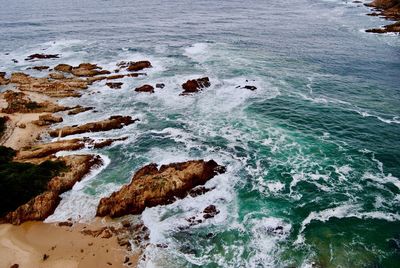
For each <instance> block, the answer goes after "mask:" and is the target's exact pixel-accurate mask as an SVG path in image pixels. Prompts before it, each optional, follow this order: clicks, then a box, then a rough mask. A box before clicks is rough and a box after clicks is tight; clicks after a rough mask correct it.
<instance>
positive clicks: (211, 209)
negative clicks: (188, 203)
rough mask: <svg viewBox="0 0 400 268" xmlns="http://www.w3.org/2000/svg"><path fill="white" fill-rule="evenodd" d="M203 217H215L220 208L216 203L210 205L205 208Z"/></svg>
mask: <svg viewBox="0 0 400 268" xmlns="http://www.w3.org/2000/svg"><path fill="white" fill-rule="evenodd" d="M203 213H204V215H203V218H204V219H209V218H213V217H215V215H217V214H219V210H218V209H217V208H216V207H215V206H214V205H209V206H208V207H206V208H205V209H204V210H203Z"/></svg>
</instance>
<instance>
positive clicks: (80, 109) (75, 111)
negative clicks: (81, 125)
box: [68, 106, 94, 115]
mask: <svg viewBox="0 0 400 268" xmlns="http://www.w3.org/2000/svg"><path fill="white" fill-rule="evenodd" d="M93 109H94V107H82V106H77V107H75V108H73V109H72V110H70V111H68V115H76V114H79V113H83V112H86V111H90V110H93Z"/></svg>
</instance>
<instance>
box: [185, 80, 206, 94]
mask: <svg viewBox="0 0 400 268" xmlns="http://www.w3.org/2000/svg"><path fill="white" fill-rule="evenodd" d="M210 85H211V83H210V79H209V78H208V77H203V78H198V79H193V80H188V81H186V83H183V84H182V88H183V90H184V91H183V93H182V95H186V94H190V93H194V92H198V91H200V90H202V89H203V88H206V87H209V86H210Z"/></svg>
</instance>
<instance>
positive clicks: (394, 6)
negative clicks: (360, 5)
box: [366, 0, 400, 33]
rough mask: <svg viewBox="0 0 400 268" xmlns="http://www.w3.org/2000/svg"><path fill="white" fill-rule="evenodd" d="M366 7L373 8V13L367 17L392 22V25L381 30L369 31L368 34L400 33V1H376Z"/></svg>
mask: <svg viewBox="0 0 400 268" xmlns="http://www.w3.org/2000/svg"><path fill="white" fill-rule="evenodd" d="M366 6H368V7H371V8H373V12H372V13H369V14H367V15H369V16H379V17H383V18H385V19H387V20H390V21H395V22H394V23H392V24H389V25H385V26H383V27H381V28H374V29H368V30H366V32H368V33H400V1H399V0H374V1H373V2H371V3H368V4H366Z"/></svg>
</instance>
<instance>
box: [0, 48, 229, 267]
mask: <svg viewBox="0 0 400 268" xmlns="http://www.w3.org/2000/svg"><path fill="white" fill-rule="evenodd" d="M59 57H60V55H46V54H33V55H30V56H28V57H27V58H26V61H37V60H41V59H51V58H59ZM116 66H117V68H116V69H115V70H114V71H113V73H112V72H111V71H108V70H104V69H103V68H102V67H100V66H98V65H96V64H92V63H81V64H79V65H78V66H71V65H67V64H58V65H56V66H55V67H54V68H51V67H50V66H32V67H30V69H34V70H37V71H39V72H48V74H47V76H46V77H40V78H36V77H33V76H30V75H28V74H26V73H23V72H15V73H11V74H10V75H7V74H6V73H5V72H1V73H0V87H3V90H2V92H1V93H0V119H1V122H0V123H2V125H1V133H0V147H1V148H4V150H6V151H7V150H9V151H10V152H12V153H11V154H12V155H11V157H10V159H6V160H5V161H4V163H2V164H3V165H17V166H18V165H22V164H25V165H30V166H29V167H32V168H33V169H35V168H36V167H38V166H41V165H45V164H47V163H60V165H61V166H62V168H61V169H57V170H56V171H54V172H55V173H56V175H55V176H53V177H51V178H49V179H48V180H47V181H44V182H41V183H42V184H43V185H44V186H42V188H41V189H42V192H40V193H39V194H37V195H33V196H32V197H31V198H30V199H29V201H27V202H26V203H21V205H18V207H17V208H16V209H13V210H10V211H6V213H4V212H5V211H2V214H3V215H0V223H1V225H0V228H3V230H7V231H4V232H3V241H4V239H6V240H7V241H8V243H12V241H14V240H13V239H16V238H15V234H16V233H21V232H26V231H27V230H26V226H28V225H29V226H36V225H35V224H37V226H36V227H34V228H37V229H38V231H37V232H41V230H42V229H49V230H51V232H54V233H64V232H65V230H66V229H67V231H68V232H72V233H74V234H76V237H75V236H74V237H75V238H73V241H71V243H78V242H77V241H75V240H74V239H82V235H84V236H91V237H93V238H95V240H96V241H95V242H89V244H90V243H92V245H93V243H95V244H99V245H101V244H104V243H106V242H107V241H106V242H104V241H103V240H104V239H106V240H107V239H110V238H113V239H115V241H116V242H115V243H114V242H113V243H112V244H111V245H109V247H111V248H113V249H115V248H120V250H119V251H118V252H119V253H118V254H117V255H118V256H117V257H116V255H115V256H114V255H113V256H112V258H114V261H115V258H116V259H118V261H116V263H115V262H114V265H117V267H119V266H121V267H126V266H128V267H129V266H135V265H136V263H137V261H138V255H137V254H139V253H140V252H139V253H138V252H136V253H135V254H136V257H134V259H136V261H130V257H129V256H128V255H129V254H132V252H131V249H132V242H129V241H134V242H133V243H136V246H137V248H140V247H141V246H142V247H143V246H145V245H146V243H144V242H143V241H146V228H145V227H144V226H132V224H131V223H130V222H129V221H126V220H125V221H121V220H120V219H117V220H101V221H99V220H98V219H100V218H97V219H94V220H93V221H94V222H96V224H88V225H87V224H86V225H84V226H83V225H82V224H81V223H77V222H72V221H68V222H65V223H58V224H46V223H41V222H42V221H44V220H45V219H46V218H47V217H48V216H50V215H51V214H53V212H54V211H55V209H56V207H57V206H58V204H59V202H60V194H62V193H63V192H66V191H68V190H70V189H72V187H73V186H74V185H75V184H76V183H77V182H79V181H81V180H82V179H84V178H85V176H86V175H87V174H88V173H89V172H90V171H91V170H92V169H93V168H98V167H100V166H101V165H103V161H102V159H101V157H100V156H98V155H95V154H86V155H82V154H70V155H67V156H57V155H56V154H57V153H59V152H63V151H76V150H80V149H83V148H87V149H90V148H102V147H105V146H109V145H111V144H112V143H113V142H117V141H121V140H125V139H126V137H121V138H114V139H103V140H98V139H97V140H93V139H91V138H87V137H85V138H72V139H61V138H64V137H66V136H70V135H76V134H84V133H91V132H103V131H110V130H113V129H121V128H124V127H125V126H128V125H130V124H134V123H135V122H137V121H138V120H139V119H137V118H132V117H131V116H122V115H112V116H110V117H109V118H107V119H104V120H101V121H96V122H90V123H86V124H82V125H73V126H64V127H61V128H54V127H53V125H54V124H57V123H60V122H63V121H64V118H65V117H67V116H74V115H76V114H78V113H82V112H88V111H91V110H93V109H94V107H82V106H75V107H65V106H62V105H60V104H59V100H60V99H62V98H66V97H74V98H79V97H80V96H81V95H82V92H83V91H84V90H86V89H88V88H89V87H90V86H91V85H92V84H94V83H96V82H97V81H101V80H106V81H109V80H118V79H121V78H124V77H132V78H134V77H138V76H140V75H146V74H145V73H139V71H143V70H144V69H147V68H151V67H152V65H151V63H150V62H149V61H145V60H144V61H139V62H119V63H117V64H116ZM122 84H123V83H122V82H107V85H108V86H109V87H110V88H112V89H119V88H121V86H122ZM210 85H211V83H210V81H209V78H208V77H204V78H199V79H194V80H188V81H187V82H185V83H183V84H182V89H183V92H182V93H181V95H189V94H194V93H196V92H199V91H201V90H203V89H204V88H207V87H209V86H210ZM164 86H165V85H164V84H162V83H158V84H156V85H155V88H156V89H157V90H160V89H162V88H164ZM155 88H154V87H153V86H151V85H143V86H141V87H139V88H136V89H135V91H136V92H145V93H154V92H155ZM140 94H143V93H140ZM43 137H46V139H43ZM49 137H51V138H53V140H52V141H50V142H49V141H48V140H49ZM223 172H225V168H224V167H223V166H220V165H218V164H217V163H216V162H215V161H213V160H210V161H204V160H193V161H187V162H183V163H172V164H169V165H163V166H161V167H159V168H158V167H157V165H156V164H149V165H146V166H144V167H143V168H141V169H139V170H138V171H137V172H136V173H135V175H134V176H133V178H132V181H131V183H130V184H129V185H125V186H123V187H122V188H121V189H120V190H119V191H116V192H115V193H113V194H112V195H111V196H110V197H106V198H103V199H102V200H101V201H100V203H99V205H98V208H97V216H98V217H106V218H104V219H107V218H108V217H112V218H117V217H118V218H119V217H122V216H124V215H131V214H140V213H141V212H142V211H143V210H144V209H145V208H146V207H152V206H157V205H164V204H169V203H172V202H173V201H174V200H176V198H183V197H185V196H186V195H188V194H190V195H193V193H197V194H201V193H204V192H206V191H208V189H200V188H199V189H198V190H193V188H195V187H196V186H200V185H203V184H204V183H205V182H207V181H208V180H209V179H211V178H212V177H214V176H215V175H217V174H220V173H223ZM33 176H35V175H34V174H33ZM0 182H1V181H0ZM11 183H12V182H11ZM3 186H4V185H3ZM196 189H197V188H196ZM16 198H18V197H16ZM21 202H22V201H21ZM206 210H207V209H206ZM208 210H210V209H208ZM208 210H207V211H208ZM214 210H215V211H216V209H214ZM214 210H212V211H211V213H207V215H215V211H214ZM213 213H214V214H213ZM205 219H206V218H205ZM32 221H33V222H32ZM35 222H36V223H35ZM99 222H101V223H100V224H99ZM9 224H12V225H15V226H10V225H9ZM18 225H20V226H18ZM116 226H117V227H116ZM65 234H67V233H65ZM35 235H36V233H35ZM132 237H136V239H133V240H132V239H131V238H132ZM0 238H1V237H0ZM0 240H1V239H0ZM44 241H46V242H43V243H48V244H51V243H53V242H54V241H52V240H51V239H48V238H46V239H44ZM27 243H28V242H27ZM28 244H29V243H28ZM78 244H79V243H78ZM25 246H29V245H25ZM60 247H61V245H60ZM80 247H83V246H82V245H80ZM111 248H110V250H111ZM82 250H83V252H84V251H85V250H87V248H86V249H83V248H82ZM121 250H122V251H121ZM22 251H24V249H23V247H16V248H10V247H7V246H4V244H0V252H3V253H4V252H12V254H11V255H9V256H11V257H10V258H8V259H7V258H6V259H5V260H4V261H3V262H5V264H4V265H6V267H7V266H8V267H18V265H20V264H24V263H26V262H27V260H29V261H30V262H31V263H36V262H37V263H45V262H46V261H47V262H49V260H50V259H51V254H52V253H51V252H50V253H43V254H44V255H43V256H42V258H41V259H40V260H38V259H37V253H38V252H36V251H35V252H34V254H33V253H32V254H30V255H29V257H26V258H25V259H18V257H17V256H19V255H18V254H20V255H21V254H22V253H21V252H22ZM107 252H108V251H107ZM121 252H125V253H121ZM3 253H2V255H3ZM22 255H23V254H22ZM39 255H40V254H39ZM81 255H82V254H73V256H72V257H73V259H74V261H76V262H77V263H80V261H79V258H80V257H82V256H81ZM139 255H140V254H139ZM13 256H14V257H13ZM35 256H36V257H35ZM121 256H125V259H124V260H122V259H121ZM32 258H33V259H32ZM35 258H36V259H35ZM58 258H62V256H61V257H60V256H58ZM127 258H128V259H129V260H127ZM18 262H19V263H18ZM96 263H97V262H96ZM1 264H3V263H1ZM13 265H14V266H13ZM15 265H17V266H15ZM91 265H94V264H91ZM96 265H97V266H98V264H96ZM103 265H104V264H103ZM109 265H110V264H109ZM87 267H92V266H90V265H89V266H87ZM93 267H94V266H93Z"/></svg>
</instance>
